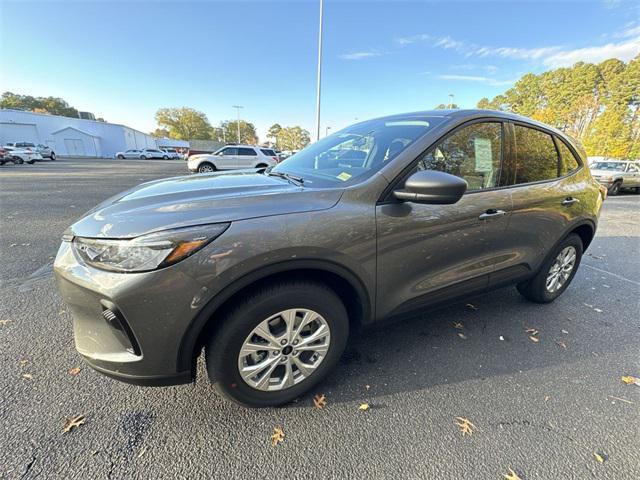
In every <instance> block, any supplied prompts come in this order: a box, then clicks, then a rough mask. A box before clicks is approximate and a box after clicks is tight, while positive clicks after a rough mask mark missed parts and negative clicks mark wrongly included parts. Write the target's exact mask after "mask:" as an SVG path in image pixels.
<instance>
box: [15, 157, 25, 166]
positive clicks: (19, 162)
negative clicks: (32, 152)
mask: <svg viewBox="0 0 640 480" xmlns="http://www.w3.org/2000/svg"><path fill="white" fill-rule="evenodd" d="M13 163H14V164H15V165H22V164H23V163H24V160H22V159H21V158H20V157H13Z"/></svg>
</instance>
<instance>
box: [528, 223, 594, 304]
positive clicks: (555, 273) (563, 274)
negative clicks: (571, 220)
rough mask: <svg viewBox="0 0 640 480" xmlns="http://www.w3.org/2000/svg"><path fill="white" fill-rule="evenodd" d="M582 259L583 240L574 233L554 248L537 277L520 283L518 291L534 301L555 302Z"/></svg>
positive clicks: (571, 278) (569, 281)
mask: <svg viewBox="0 0 640 480" xmlns="http://www.w3.org/2000/svg"><path fill="white" fill-rule="evenodd" d="M581 259H582V240H581V239H580V237H579V236H578V235H576V234H575V233H572V234H571V235H569V236H568V237H566V238H565V239H564V240H563V241H562V242H560V244H559V245H558V246H557V247H556V248H555V249H554V251H553V253H552V254H551V255H550V256H549V257H548V258H547V260H545V262H544V263H543V264H542V267H541V268H540V270H539V271H538V273H537V274H536V276H535V277H533V278H532V279H531V280H529V281H527V282H523V283H520V284H518V286H517V288H518V291H519V292H520V293H521V294H522V295H523V296H524V297H525V298H526V299H527V300H531V301H532V302H536V303H550V302H553V301H554V300H555V299H556V298H558V297H559V296H560V295H562V292H564V291H565V290H566V289H567V287H568V286H569V284H570V283H571V281H572V280H573V277H574V276H575V274H576V271H577V270H578V267H579V266H580V260H581Z"/></svg>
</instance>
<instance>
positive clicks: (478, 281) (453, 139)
mask: <svg viewBox="0 0 640 480" xmlns="http://www.w3.org/2000/svg"><path fill="white" fill-rule="evenodd" d="M504 155H505V142H504V133H503V124H502V122H500V121H487V120H483V121H477V122H472V123H470V124H465V125H463V126H462V127H459V128H457V129H456V130H454V131H453V132H452V133H450V134H449V135H447V136H446V137H445V138H444V139H442V140H440V141H439V142H438V143H436V144H435V145H434V146H433V147H431V148H430V149H429V150H427V151H426V152H425V153H424V154H423V155H421V156H420V157H419V158H418V159H416V161H415V162H414V165H413V166H411V167H410V168H408V170H407V171H406V172H405V173H404V174H403V175H402V176H401V177H400V178H399V179H397V180H396V181H395V184H394V187H393V188H394V189H397V188H402V186H403V185H404V182H405V181H406V179H407V178H408V177H409V176H410V175H411V174H412V173H414V172H415V171H417V170H437V171H442V172H446V173H450V174H452V175H456V176H459V177H461V178H464V179H465V180H466V181H467V183H468V185H469V186H468V190H467V193H466V194H465V195H463V197H462V198H461V199H460V200H459V201H458V202H457V203H455V204H453V205H427V204H419V203H411V202H402V203H400V202H398V201H394V200H393V197H392V195H390V196H388V197H387V198H386V199H385V200H384V201H383V202H382V203H380V204H379V205H378V206H377V208H376V223H377V239H378V240H377V244H378V269H377V272H378V274H377V285H378V290H377V309H378V310H377V312H378V314H377V315H378V316H379V317H380V318H381V317H385V316H388V315H391V316H394V315H401V314H404V313H406V312H408V311H411V310H415V309H416V308H417V307H423V306H426V305H429V304H433V303H437V302H439V301H443V300H446V299H448V298H451V297H455V296H459V295H464V294H469V293H472V292H481V291H483V290H484V289H486V287H487V286H488V282H489V275H490V273H491V272H492V271H493V269H494V264H495V263H496V262H497V261H499V255H500V252H501V250H499V249H498V248H496V245H500V243H501V237H502V234H503V233H504V232H505V231H506V228H507V224H508V219H509V214H510V210H511V199H510V194H509V192H508V191H505V190H504V189H501V188H500V177H501V163H502V158H503V157H504Z"/></svg>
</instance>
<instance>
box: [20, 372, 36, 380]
mask: <svg viewBox="0 0 640 480" xmlns="http://www.w3.org/2000/svg"><path fill="white" fill-rule="evenodd" d="M22 378H26V379H27V380H31V379H32V378H33V375H31V374H30V373H23V374H22Z"/></svg>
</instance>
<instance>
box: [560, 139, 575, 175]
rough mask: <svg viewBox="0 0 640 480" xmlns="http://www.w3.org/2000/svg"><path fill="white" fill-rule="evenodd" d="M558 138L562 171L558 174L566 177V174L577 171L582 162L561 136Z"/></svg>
mask: <svg viewBox="0 0 640 480" xmlns="http://www.w3.org/2000/svg"><path fill="white" fill-rule="evenodd" d="M556 140H557V142H558V150H559V151H560V171H559V172H558V174H559V176H561V177H564V176H565V175H568V174H570V173H571V172H574V171H576V170H577V169H578V168H579V167H580V164H579V163H578V160H576V157H575V156H574V155H573V153H572V152H571V150H569V147H567V146H566V145H565V143H564V142H563V141H562V140H560V139H559V138H556Z"/></svg>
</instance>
